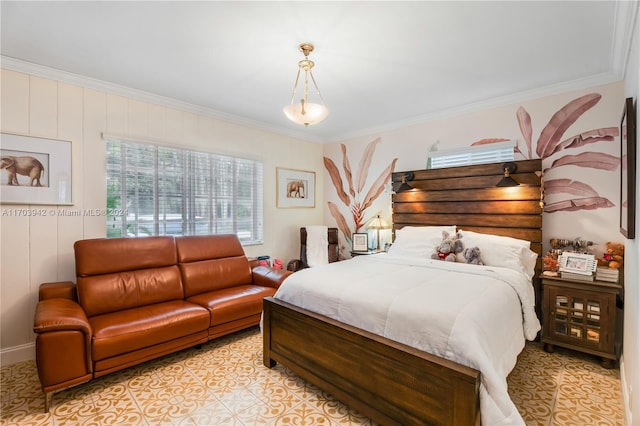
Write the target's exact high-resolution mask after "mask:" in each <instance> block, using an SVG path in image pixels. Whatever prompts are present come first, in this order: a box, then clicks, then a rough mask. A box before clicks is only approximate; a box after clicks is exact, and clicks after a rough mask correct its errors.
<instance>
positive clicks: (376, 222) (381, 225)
mask: <svg viewBox="0 0 640 426" xmlns="http://www.w3.org/2000/svg"><path fill="white" fill-rule="evenodd" d="M367 228H368V229H389V228H390V227H389V224H388V223H387V221H386V220H384V219H383V218H381V217H380V215H377V216H376V217H374V218H373V220H372V221H371V223H369V226H367Z"/></svg>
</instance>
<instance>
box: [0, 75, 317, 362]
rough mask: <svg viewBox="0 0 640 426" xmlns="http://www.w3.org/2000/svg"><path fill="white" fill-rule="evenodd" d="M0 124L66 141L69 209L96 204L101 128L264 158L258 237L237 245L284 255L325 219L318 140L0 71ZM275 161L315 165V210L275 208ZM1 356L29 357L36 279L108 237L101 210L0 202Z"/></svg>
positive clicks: (57, 275)
mask: <svg viewBox="0 0 640 426" xmlns="http://www.w3.org/2000/svg"><path fill="white" fill-rule="evenodd" d="M1 72H2V75H1V78H2V80H1V84H2V95H1V98H2V104H1V107H2V115H1V130H2V132H6V133H17V134H23V135H29V136H42V137H46V138H52V139H62V140H69V141H71V142H72V167H73V170H72V174H73V206H58V207H56V206H46V207H47V211H49V210H50V209H52V208H53V209H55V210H56V211H57V210H63V209H72V210H79V211H83V210H84V209H100V208H102V209H104V208H105V206H106V176H105V173H106V169H105V164H106V159H105V158H106V157H105V144H104V141H103V140H102V137H101V134H102V133H103V132H106V133H109V134H116V135H123V136H128V137H132V138H139V139H144V140H149V139H150V140H157V141H162V142H163V143H166V144H171V145H175V146H184V147H190V148H194V149H198V150H206V151H212V152H218V153H223V154H237V155H239V156H249V157H251V158H258V159H261V160H262V161H263V163H264V179H265V185H264V244H262V245H258V246H248V247H245V251H246V253H247V255H248V256H257V255H261V254H266V255H270V256H271V258H272V259H273V258H280V259H282V260H283V262H284V263H285V265H286V262H287V261H288V260H290V259H292V258H296V257H298V254H299V231H298V228H299V227H300V226H304V225H308V224H321V223H322V220H323V205H324V202H323V198H322V197H323V194H324V191H323V179H322V170H323V165H322V145H319V144H315V143H309V142H305V141H301V140H297V139H294V138H291V137H288V136H282V135H277V134H273V133H269V132H266V131H261V130H255V129H251V128H248V127H243V126H240V125H237V124H231V123H227V122H223V121H220V120H217V119H214V118H211V117H207V116H204V115H198V114H195V113H191V112H185V111H181V110H177V109H173V108H169V107H165V106H161V105H158V104H153V103H148V102H143V101H140V100H136V99H134V98H129V97H124V96H122V95H114V94H109V93H105V92H102V91H97V90H94V89H89V88H85V87H81V86H79V85H75V84H67V83H62V82H58V81H54V80H50V79H47V78H42V77H38V76H34V75H29V74H25V73H22V72H16V71H11V70H6V69H2V71H1ZM276 167H287V168H293V169H302V170H308V171H314V172H316V177H317V179H316V184H317V187H316V207H315V208H296V209H279V208H276ZM0 207H1V209H2V212H3V213H4V214H0V243H1V247H0V269H1V272H0V351H1V352H0V355H1V358H0V362H1V363H2V364H9V363H13V362H17V361H20V360H23V359H29V358H33V357H34V351H33V342H34V334H33V331H32V327H33V315H34V310H35V304H36V302H37V298H38V286H39V285H40V283H43V282H50V281H58V280H74V277H75V271H74V268H75V265H74V258H73V243H74V241H76V240H79V239H84V238H94V237H104V236H105V235H106V220H105V217H78V216H71V217H68V216H66V217H65V216H57V215H47V216H44V217H28V216H21V215H19V216H13V215H11V214H12V212H17V211H18V210H16V209H20V208H28V207H35V208H38V207H42V206H22V205H2V206H0Z"/></svg>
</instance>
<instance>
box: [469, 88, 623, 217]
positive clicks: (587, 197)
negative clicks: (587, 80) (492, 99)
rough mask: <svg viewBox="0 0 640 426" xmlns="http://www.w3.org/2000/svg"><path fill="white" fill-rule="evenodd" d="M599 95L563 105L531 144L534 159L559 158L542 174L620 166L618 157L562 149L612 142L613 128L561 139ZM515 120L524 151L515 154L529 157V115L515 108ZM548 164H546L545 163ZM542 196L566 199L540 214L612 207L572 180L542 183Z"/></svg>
mask: <svg viewBox="0 0 640 426" xmlns="http://www.w3.org/2000/svg"><path fill="white" fill-rule="evenodd" d="M601 98H602V95H600V94H599V93H589V94H587V95H584V96H581V97H579V98H576V99H574V100H572V101H571V102H569V103H567V104H566V105H565V106H563V107H562V108H560V109H559V110H558V111H557V112H556V113H555V114H553V116H552V117H551V119H550V120H549V122H548V123H547V124H546V125H545V127H544V128H543V129H542V131H541V132H540V136H539V137H538V140H537V142H536V145H535V153H536V155H537V158H541V159H542V160H543V164H545V160H549V161H551V157H553V156H559V157H557V158H555V159H553V160H552V161H551V165H550V166H549V167H547V168H545V169H544V171H543V172H544V174H545V175H546V174H547V173H548V172H549V171H551V170H553V169H557V168H559V167H562V166H576V167H583V168H591V169H600V170H606V171H614V170H616V169H617V168H618V167H619V166H620V160H619V158H618V157H616V156H613V155H610V154H606V153H603V152H597V151H585V152H581V153H578V154H565V150H568V149H574V148H582V147H584V146H586V145H591V144H594V143H599V142H607V143H610V142H614V141H615V138H616V137H617V136H618V135H619V131H618V128H617V127H605V128H600V129H595V130H590V131H587V132H583V133H580V134H578V135H574V136H570V137H568V138H565V133H566V131H567V130H568V129H569V128H570V127H571V126H572V125H573V124H574V123H575V122H576V121H577V120H578V119H579V118H580V117H582V115H583V114H584V113H585V112H587V111H588V110H589V109H591V108H593V107H594V106H595V105H597V104H598V102H600V99H601ZM516 119H517V121H518V126H519V127H520V132H521V133H522V136H523V139H524V143H525V145H526V151H524V152H523V151H522V150H521V149H520V148H518V147H516V153H518V154H520V155H522V156H523V157H524V158H526V159H531V158H534V157H533V126H532V120H531V116H530V115H529V113H528V112H527V111H526V110H525V109H524V108H523V107H519V108H518V110H517V112H516ZM504 140H506V139H498V138H493V139H482V140H480V141H477V142H474V143H473V144H471V145H480V144H486V143H493V142H498V141H504ZM547 163H548V161H547ZM544 192H545V195H558V194H563V195H566V196H568V198H567V199H565V200H561V201H555V202H553V203H548V204H545V207H544V211H545V212H547V213H553V212H558V211H576V210H593V209H599V208H607V207H614V204H613V203H612V202H611V200H609V199H608V198H606V197H602V196H600V194H598V192H597V191H596V190H595V189H593V188H592V187H591V186H589V185H587V184H585V183H584V182H580V181H577V180H573V179H566V178H556V179H549V180H546V179H545V180H544Z"/></svg>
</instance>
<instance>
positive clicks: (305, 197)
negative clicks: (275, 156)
mask: <svg viewBox="0 0 640 426" xmlns="http://www.w3.org/2000/svg"><path fill="white" fill-rule="evenodd" d="M276 185H277V191H276V192H277V194H276V197H277V198H276V205H277V207H279V208H295V207H315V206H316V173H315V172H308V171H305V170H293V169H285V168H282V167H278V168H276Z"/></svg>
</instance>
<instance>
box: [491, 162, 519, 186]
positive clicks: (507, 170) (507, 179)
mask: <svg viewBox="0 0 640 426" xmlns="http://www.w3.org/2000/svg"><path fill="white" fill-rule="evenodd" d="M502 169H503V170H504V176H503V177H502V179H500V182H498V183H497V184H496V186H497V187H500V188H505V187H509V186H518V185H520V184H519V183H518V182H517V181H516V180H515V179H514V178H512V177H511V173H514V172H515V171H516V170H517V169H518V167H517V166H516V164H515V163H504V164H503V165H502Z"/></svg>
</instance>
